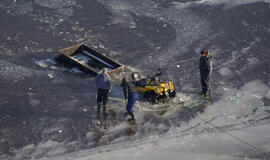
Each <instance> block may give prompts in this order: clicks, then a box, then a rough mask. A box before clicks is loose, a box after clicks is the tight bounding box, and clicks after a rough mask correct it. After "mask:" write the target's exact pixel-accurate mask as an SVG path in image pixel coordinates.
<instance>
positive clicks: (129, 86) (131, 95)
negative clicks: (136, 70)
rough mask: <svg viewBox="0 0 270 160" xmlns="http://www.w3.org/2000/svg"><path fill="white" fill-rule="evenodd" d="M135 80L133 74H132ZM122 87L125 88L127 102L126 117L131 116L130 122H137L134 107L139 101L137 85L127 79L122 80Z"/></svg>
mask: <svg viewBox="0 0 270 160" xmlns="http://www.w3.org/2000/svg"><path fill="white" fill-rule="evenodd" d="M132 78H133V74H132ZM121 87H123V91H124V96H125V101H126V104H127V105H126V111H127V112H126V113H125V116H127V115H130V116H131V118H130V119H129V120H128V121H135V117H134V114H133V107H134V105H135V103H136V101H137V99H138V93H137V89H136V87H135V85H134V84H133V83H132V82H131V81H129V80H128V79H127V78H123V79H122V84H121Z"/></svg>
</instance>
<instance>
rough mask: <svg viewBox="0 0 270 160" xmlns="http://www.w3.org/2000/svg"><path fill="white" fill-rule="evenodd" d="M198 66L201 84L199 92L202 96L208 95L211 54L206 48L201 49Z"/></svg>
mask: <svg viewBox="0 0 270 160" xmlns="http://www.w3.org/2000/svg"><path fill="white" fill-rule="evenodd" d="M199 68H200V75H201V85H202V91H201V94H202V95H204V96H208V95H209V86H210V76H211V72H212V62H211V56H210V54H209V52H208V51H207V50H206V49H203V50H202V51H201V58H200V66H199Z"/></svg>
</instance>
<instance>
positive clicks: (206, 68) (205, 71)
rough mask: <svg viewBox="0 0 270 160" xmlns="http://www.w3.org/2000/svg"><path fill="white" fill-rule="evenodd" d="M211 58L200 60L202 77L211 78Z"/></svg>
mask: <svg viewBox="0 0 270 160" xmlns="http://www.w3.org/2000/svg"><path fill="white" fill-rule="evenodd" d="M211 58H212V57H211V56H207V57H201V58H200V66H199V68H200V73H201V75H202V76H210V75H211V72H212V68H213V67H212V62H211Z"/></svg>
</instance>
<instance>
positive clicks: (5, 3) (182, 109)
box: [0, 0, 270, 160]
mask: <svg viewBox="0 0 270 160" xmlns="http://www.w3.org/2000/svg"><path fill="white" fill-rule="evenodd" d="M269 2H270V1H269V0H189V1H188V0H88V1H85V0H14V1H11V0H1V2H0V19H1V22H2V23H1V26H0V41H1V43H0V85H1V89H0V95H1V96H0V159H1V160H2V159H3V160H23V159H42V160H43V159H44V160H45V159H50V160H54V159H55V160H62V159H63V160H89V159H95V160H99V159H100V160H101V159H110V160H121V159H131V160H133V159H134V160H135V159H184V160H189V159H190V160H191V159H192V160H194V159H196V160H199V159H207V160H211V159H212V160H217V159H218V160H219V159H221V160H228V159H230V160H242V159H254V160H255V159H256V160H257V159H258V160H259V159H260V160H261V159H265V160H266V159H270V154H269V152H270V136H269V131H270V129H269V128H270V126H269V122H270V115H269V113H270V76H269V75H270V71H269V68H270V56H269V52H270V47H269V42H270V21H269V15H270V3H269ZM78 43H84V44H86V45H88V46H90V47H92V48H94V49H96V50H98V51H100V52H102V53H105V54H106V55H107V56H109V57H111V58H113V59H115V60H117V61H118V62H120V63H122V64H124V65H126V66H127V68H128V69H129V70H130V71H138V72H140V73H142V74H143V75H150V76H151V75H153V73H154V72H156V71H157V68H161V70H162V71H163V73H164V74H165V76H166V77H167V78H168V79H169V80H171V81H173V83H174V84H175V85H176V90H177V92H178V96H177V97H176V98H175V99H174V100H171V101H169V102H166V103H159V104H151V103H149V102H147V101H144V100H142V99H140V100H139V101H138V102H137V104H136V106H135V116H136V118H137V123H136V125H130V124H128V123H126V122H125V119H124V116H123V115H124V112H125V105H124V103H122V102H119V101H113V100H110V101H109V106H110V108H111V111H110V114H109V116H107V117H103V116H101V117H98V116H97V115H96V107H97V106H96V88H95V84H94V82H93V79H94V78H93V76H91V75H87V74H84V73H83V72H81V71H79V70H78V69H77V68H67V67H63V66H58V65H57V64H56V62H55V61H54V58H55V57H56V56H57V55H58V53H57V50H59V49H62V48H65V47H68V46H70V45H75V44H78ZM202 48H207V49H209V51H210V52H211V54H212V56H213V63H214V72H213V75H212V80H211V85H212V93H213V96H212V100H211V102H210V103H203V102H202V101H200V99H199V98H198V96H196V94H195V93H197V92H198V91H199V89H200V83H199V71H198V61H199V56H200V53H199V52H200V50H201V49H202ZM123 75H125V74H121V75H120V76H118V77H114V78H113V79H114V80H113V88H112V91H111V93H110V96H112V97H116V98H123V95H122V91H121V89H120V88H119V84H120V80H121V76H123ZM89 77H90V78H89ZM183 101H184V102H183Z"/></svg>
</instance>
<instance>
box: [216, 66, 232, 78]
mask: <svg viewBox="0 0 270 160" xmlns="http://www.w3.org/2000/svg"><path fill="white" fill-rule="evenodd" d="M218 73H219V74H221V75H223V76H230V75H231V74H232V71H231V70H230V69H229V68H228V67H223V68H221V69H219V70H218Z"/></svg>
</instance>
